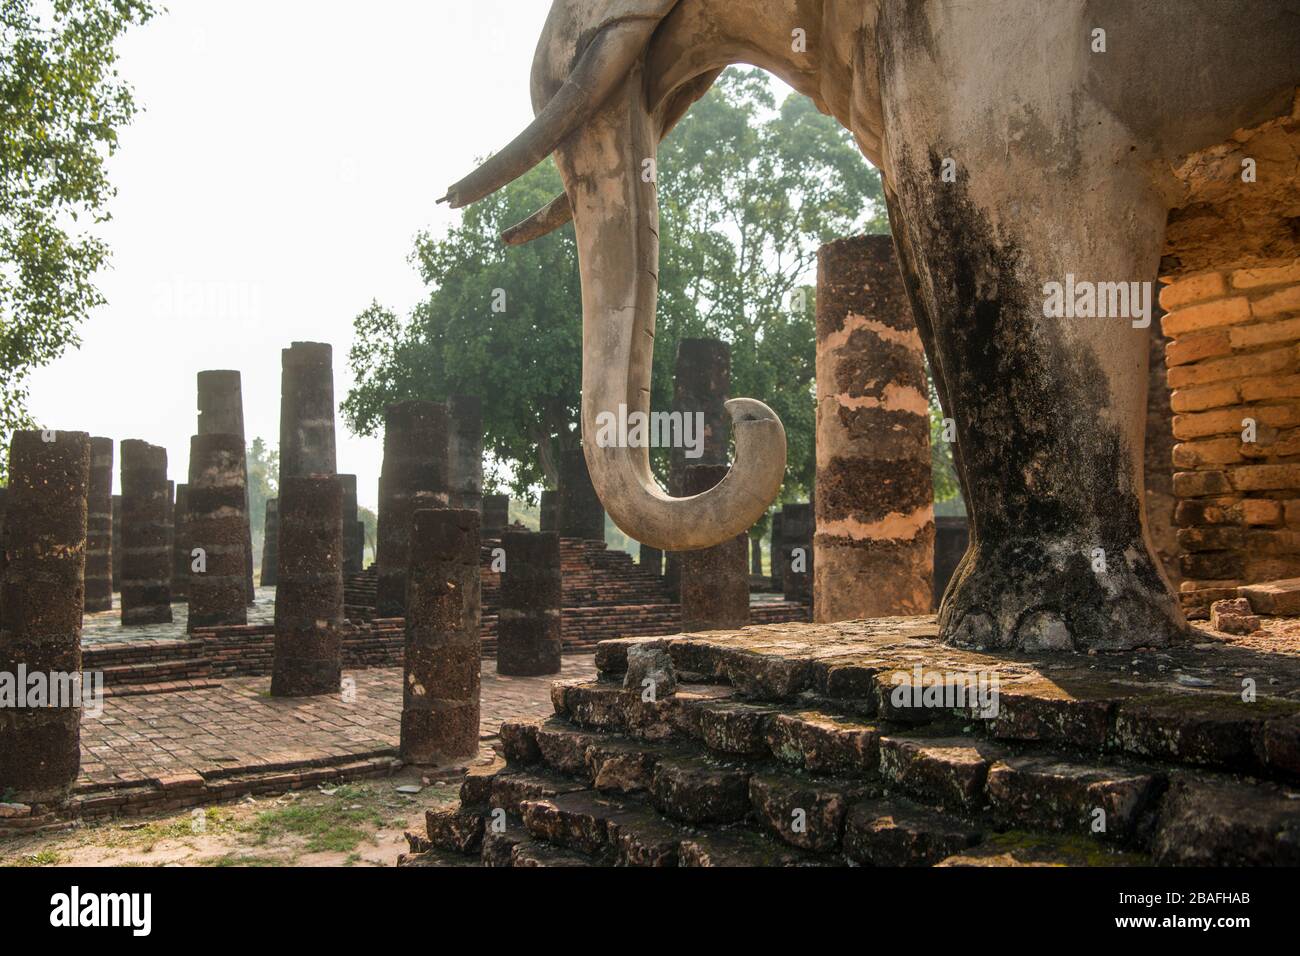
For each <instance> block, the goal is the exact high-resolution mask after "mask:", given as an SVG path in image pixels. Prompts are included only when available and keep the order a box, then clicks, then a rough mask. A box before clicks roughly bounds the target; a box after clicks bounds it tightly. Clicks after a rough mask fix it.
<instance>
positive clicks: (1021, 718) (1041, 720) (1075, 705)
mask: <svg viewBox="0 0 1300 956" xmlns="http://www.w3.org/2000/svg"><path fill="white" fill-rule="evenodd" d="M1095 693H1097V694H1099V695H1100V696H1099V697H1091V696H1088V695H1087V694H1086V693H1084V692H1083V689H1082V688H1080V693H1078V694H1075V693H1071V692H1070V691H1069V690H1067V689H1066V688H1064V687H1062V686H1060V685H1059V684H1058V683H1056V682H1054V681H1052V680H1050V679H1048V680H1039V681H1033V682H1027V683H1024V684H1018V685H1014V686H1011V687H1005V688H1002V689H1001V690H1000V693H999V696H998V713H997V716H996V717H994V718H993V726H992V732H993V736H995V737H998V738H1000V739H1003V740H1033V741H1041V742H1043V743H1050V744H1056V745H1059V746H1066V747H1077V748H1080V749H1083V750H1091V751H1097V752H1100V751H1101V750H1102V749H1103V748H1104V747H1105V746H1106V741H1107V738H1108V736H1109V735H1110V729H1111V724H1112V722H1113V720H1114V715H1115V710H1116V707H1117V706H1118V701H1119V699H1120V696H1121V694H1122V691H1119V690H1118V689H1111V688H1106V687H1104V686H1099V687H1096V689H1095Z"/></svg>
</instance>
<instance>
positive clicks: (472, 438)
mask: <svg viewBox="0 0 1300 956" xmlns="http://www.w3.org/2000/svg"><path fill="white" fill-rule="evenodd" d="M447 414H448V417H449V419H450V431H449V432H448V434H447V463H448V469H449V471H448V474H449V481H448V485H449V491H450V494H449V498H448V500H449V502H450V504H451V507H453V508H467V509H469V510H470V511H478V510H479V509H480V508H481V507H482V502H483V401H482V399H480V398H479V397H478V396H477V395H453V396H451V398H450V400H449V401H448V403H447Z"/></svg>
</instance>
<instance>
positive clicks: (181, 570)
mask: <svg viewBox="0 0 1300 956" xmlns="http://www.w3.org/2000/svg"><path fill="white" fill-rule="evenodd" d="M191 464H193V462H192V461H191ZM191 547H192V545H191V544H190V486H189V485H187V484H180V485H177V486H176V504H175V506H174V507H173V508H172V600H173V601H188V600H189V597H190V562H191V560H192V559H191V557H190V548H191Z"/></svg>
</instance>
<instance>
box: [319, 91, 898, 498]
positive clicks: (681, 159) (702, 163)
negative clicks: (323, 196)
mask: <svg viewBox="0 0 1300 956" xmlns="http://www.w3.org/2000/svg"><path fill="white" fill-rule="evenodd" d="M657 178H658V185H659V195H660V210H661V215H660V272H659V279H660V296H659V311H658V317H657V320H656V329H655V367H654V377H653V394H652V405H653V407H654V408H656V409H666V408H668V407H670V405H671V401H672V376H673V358H674V356H675V354H676V349H677V344H678V342H679V341H680V340H681V339H682V338H686V337H701V336H711V337H717V338H720V339H723V340H724V341H726V342H728V343H730V345H731V352H732V387H731V392H732V394H733V395H737V396H739V395H747V396H752V397H754V398H759V399H761V400H763V401H766V402H768V403H769V404H770V405H772V407H773V408H774V409H776V411H777V412H778V414H780V416H781V418H782V420H783V421H784V422H785V426H786V431H787V437H788V440H789V445H790V455H789V466H788V470H787V476H786V478H787V480H786V488H785V492H784V493H785V495H786V497H787V498H796V497H805V496H806V495H807V493H808V491H809V489H810V488H811V484H812V476H813V434H814V412H815V408H814V398H813V385H814V365H815V361H814V356H815V344H814V303H813V295H812V290H811V289H810V288H806V285H807V284H808V282H809V280H810V278H811V276H812V274H813V271H814V267H815V263H816V254H817V248H818V246H819V245H821V244H822V243H823V242H826V241H828V240H830V239H834V238H838V237H841V236H845V235H851V234H853V233H855V232H862V231H872V232H880V231H884V228H885V218H884V215H885V214H884V204H883V201H882V199H881V190H880V181H879V177H878V175H877V173H876V172H875V170H873V169H872V168H871V167H870V166H869V165H868V164H867V163H866V162H865V161H864V160H863V159H862V157H861V155H860V153H859V152H858V150H857V148H856V146H854V144H853V142H852V140H851V138H850V136H849V134H848V133H847V132H845V131H844V130H843V129H842V128H841V127H840V126H839V124H838V123H836V122H835V121H834V120H833V119H831V118H829V117H826V116H823V115H822V114H820V113H818V112H817V110H816V108H815V107H814V106H813V104H812V102H811V101H809V100H808V99H806V98H804V97H802V96H798V95H791V96H789V97H787V98H786V99H785V101H784V102H782V103H781V104H779V106H778V104H777V103H776V101H775V99H774V97H773V94H772V89H771V86H770V84H769V82H768V80H767V78H766V77H765V76H764V75H763V74H762V73H761V72H760V71H758V70H753V69H744V70H734V69H733V70H728V71H727V72H726V73H724V74H723V75H722V77H721V78H720V79H719V82H718V83H717V84H716V85H715V87H714V88H713V89H712V90H711V91H710V92H709V93H708V94H707V95H706V96H704V97H703V98H702V99H701V100H700V101H699V102H698V103H696V104H695V105H694V106H693V107H692V109H691V111H690V113H689V114H687V116H686V117H685V118H684V119H683V120H682V121H681V122H680V123H679V124H678V126H677V128H676V129H674V130H673V132H672V133H671V134H670V135H669V136H668V138H667V139H666V140H665V142H664V143H663V144H662V146H661V148H660V153H659V162H658V177H657ZM560 189H561V183H560V179H559V175H558V173H557V172H556V171H555V168H554V166H553V165H552V164H551V163H550V162H549V161H548V162H547V163H544V164H542V165H541V166H539V167H537V168H536V169H534V170H533V171H532V172H530V173H529V174H528V175H526V176H524V177H522V178H521V179H519V180H517V181H516V182H515V183H513V184H511V185H510V186H508V187H507V188H505V189H503V190H501V191H500V192H499V193H497V194H496V195H494V196H492V197H489V198H488V199H485V200H483V201H482V202H480V203H478V204H476V205H474V206H472V207H470V208H469V209H467V210H466V211H465V214H464V216H463V218H462V220H461V222H460V224H459V225H458V226H456V227H455V228H453V229H451V230H450V231H449V232H448V233H447V235H446V236H445V237H443V238H441V239H438V238H435V237H433V236H432V235H430V234H428V233H425V234H422V235H420V236H419V237H418V239H417V241H416V248H415V252H414V253H413V255H412V261H413V263H414V264H415V265H416V267H417V268H418V269H419V272H420V275H421V278H422V279H423V281H424V282H425V283H426V284H427V286H428V287H429V294H428V296H427V298H425V299H424V300H423V301H422V302H420V303H419V305H417V306H416V308H415V309H414V311H413V312H412V314H411V315H410V317H409V318H408V319H405V320H403V319H401V318H399V316H398V315H397V314H396V313H395V312H394V311H393V310H391V309H389V308H386V307H384V306H382V305H380V304H379V303H372V305H371V306H370V307H369V308H368V309H366V310H365V311H364V312H362V313H361V314H360V315H359V316H357V318H356V321H355V332H356V334H355V338H354V341H353V345H352V349H351V352H350V355H349V361H350V364H351V367H352V370H353V373H354V375H355V378H356V383H357V384H356V387H355V388H353V389H352V391H351V392H350V393H349V394H348V396H347V398H346V400H345V401H344V403H343V411H344V416H345V419H346V420H347V422H348V424H349V426H350V427H351V428H352V429H353V430H354V431H355V432H357V433H359V434H373V433H375V432H376V431H377V430H379V429H380V428H382V425H383V409H384V406H385V405H386V404H387V403H389V402H392V401H396V400H400V399H404V398H424V399H432V400H442V399H445V398H446V397H447V396H448V395H451V394H456V393H458V392H463V393H470V394H477V395H480V396H481V397H482V398H483V403H484V404H483V409H484V428H485V433H486V436H485V446H486V447H487V448H488V450H489V451H490V452H491V453H492V455H493V456H494V458H495V459H496V460H497V462H498V463H499V464H500V466H501V467H500V468H499V469H498V471H497V473H496V475H495V477H496V479H497V480H498V483H500V484H504V485H508V486H509V487H510V489H511V490H512V491H513V492H514V493H515V494H517V495H520V496H521V497H522V496H528V495H529V492H530V490H531V489H533V488H535V487H536V486H537V485H539V484H543V483H552V482H553V481H554V479H555V463H556V462H557V461H558V460H559V458H558V453H559V452H560V451H562V450H563V449H565V448H567V447H571V446H573V445H575V444H576V442H577V440H578V438H577V433H576V423H577V421H578V402H579V394H580V386H581V369H582V364H581V363H582V355H581V342H582V330H581V295H580V292H581V287H580V283H579V278H578V263H577V252H576V247H575V243H574V236H573V228H572V226H566V227H565V228H564V229H562V230H559V231H558V232H556V233H553V234H551V235H549V236H546V237H544V238H542V239H539V240H536V241H535V242H533V243H530V244H528V245H526V246H522V247H518V248H506V247H504V246H502V244H501V243H500V240H499V239H498V234H499V232H500V231H501V230H502V229H503V228H505V227H507V226H510V225H512V224H513V223H515V222H517V221H518V220H520V219H522V218H523V217H524V216H526V215H528V214H529V213H531V212H532V211H533V210H534V209H537V208H538V207H540V206H541V205H543V204H544V203H545V202H547V201H548V200H549V199H550V198H551V197H552V196H554V195H555V194H557V193H558V192H559V191H560ZM796 293H800V294H799V295H796ZM502 297H504V299H502ZM502 304H504V311H494V308H493V307H494V305H496V306H497V307H500V306H501V305H502ZM657 464H658V465H659V466H660V473H661V475H662V474H663V473H664V471H663V469H662V465H663V464H664V462H663V461H662V460H659V461H657Z"/></svg>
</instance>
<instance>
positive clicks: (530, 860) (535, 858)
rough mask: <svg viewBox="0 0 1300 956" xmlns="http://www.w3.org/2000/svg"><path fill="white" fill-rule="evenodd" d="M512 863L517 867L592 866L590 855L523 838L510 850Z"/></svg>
mask: <svg viewBox="0 0 1300 956" xmlns="http://www.w3.org/2000/svg"><path fill="white" fill-rule="evenodd" d="M510 865H511V866H517V867H527V868H531V867H550V866H591V865H592V861H591V860H590V859H589V858H588V857H584V856H580V855H578V854H576V853H570V852H567V851H565V850H558V849H556V848H555V847H553V846H548V845H547V844H545V843H539V842H537V841H536V840H523V841H521V842H520V843H516V844H515V846H514V848H513V849H512V850H511V851H510Z"/></svg>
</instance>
